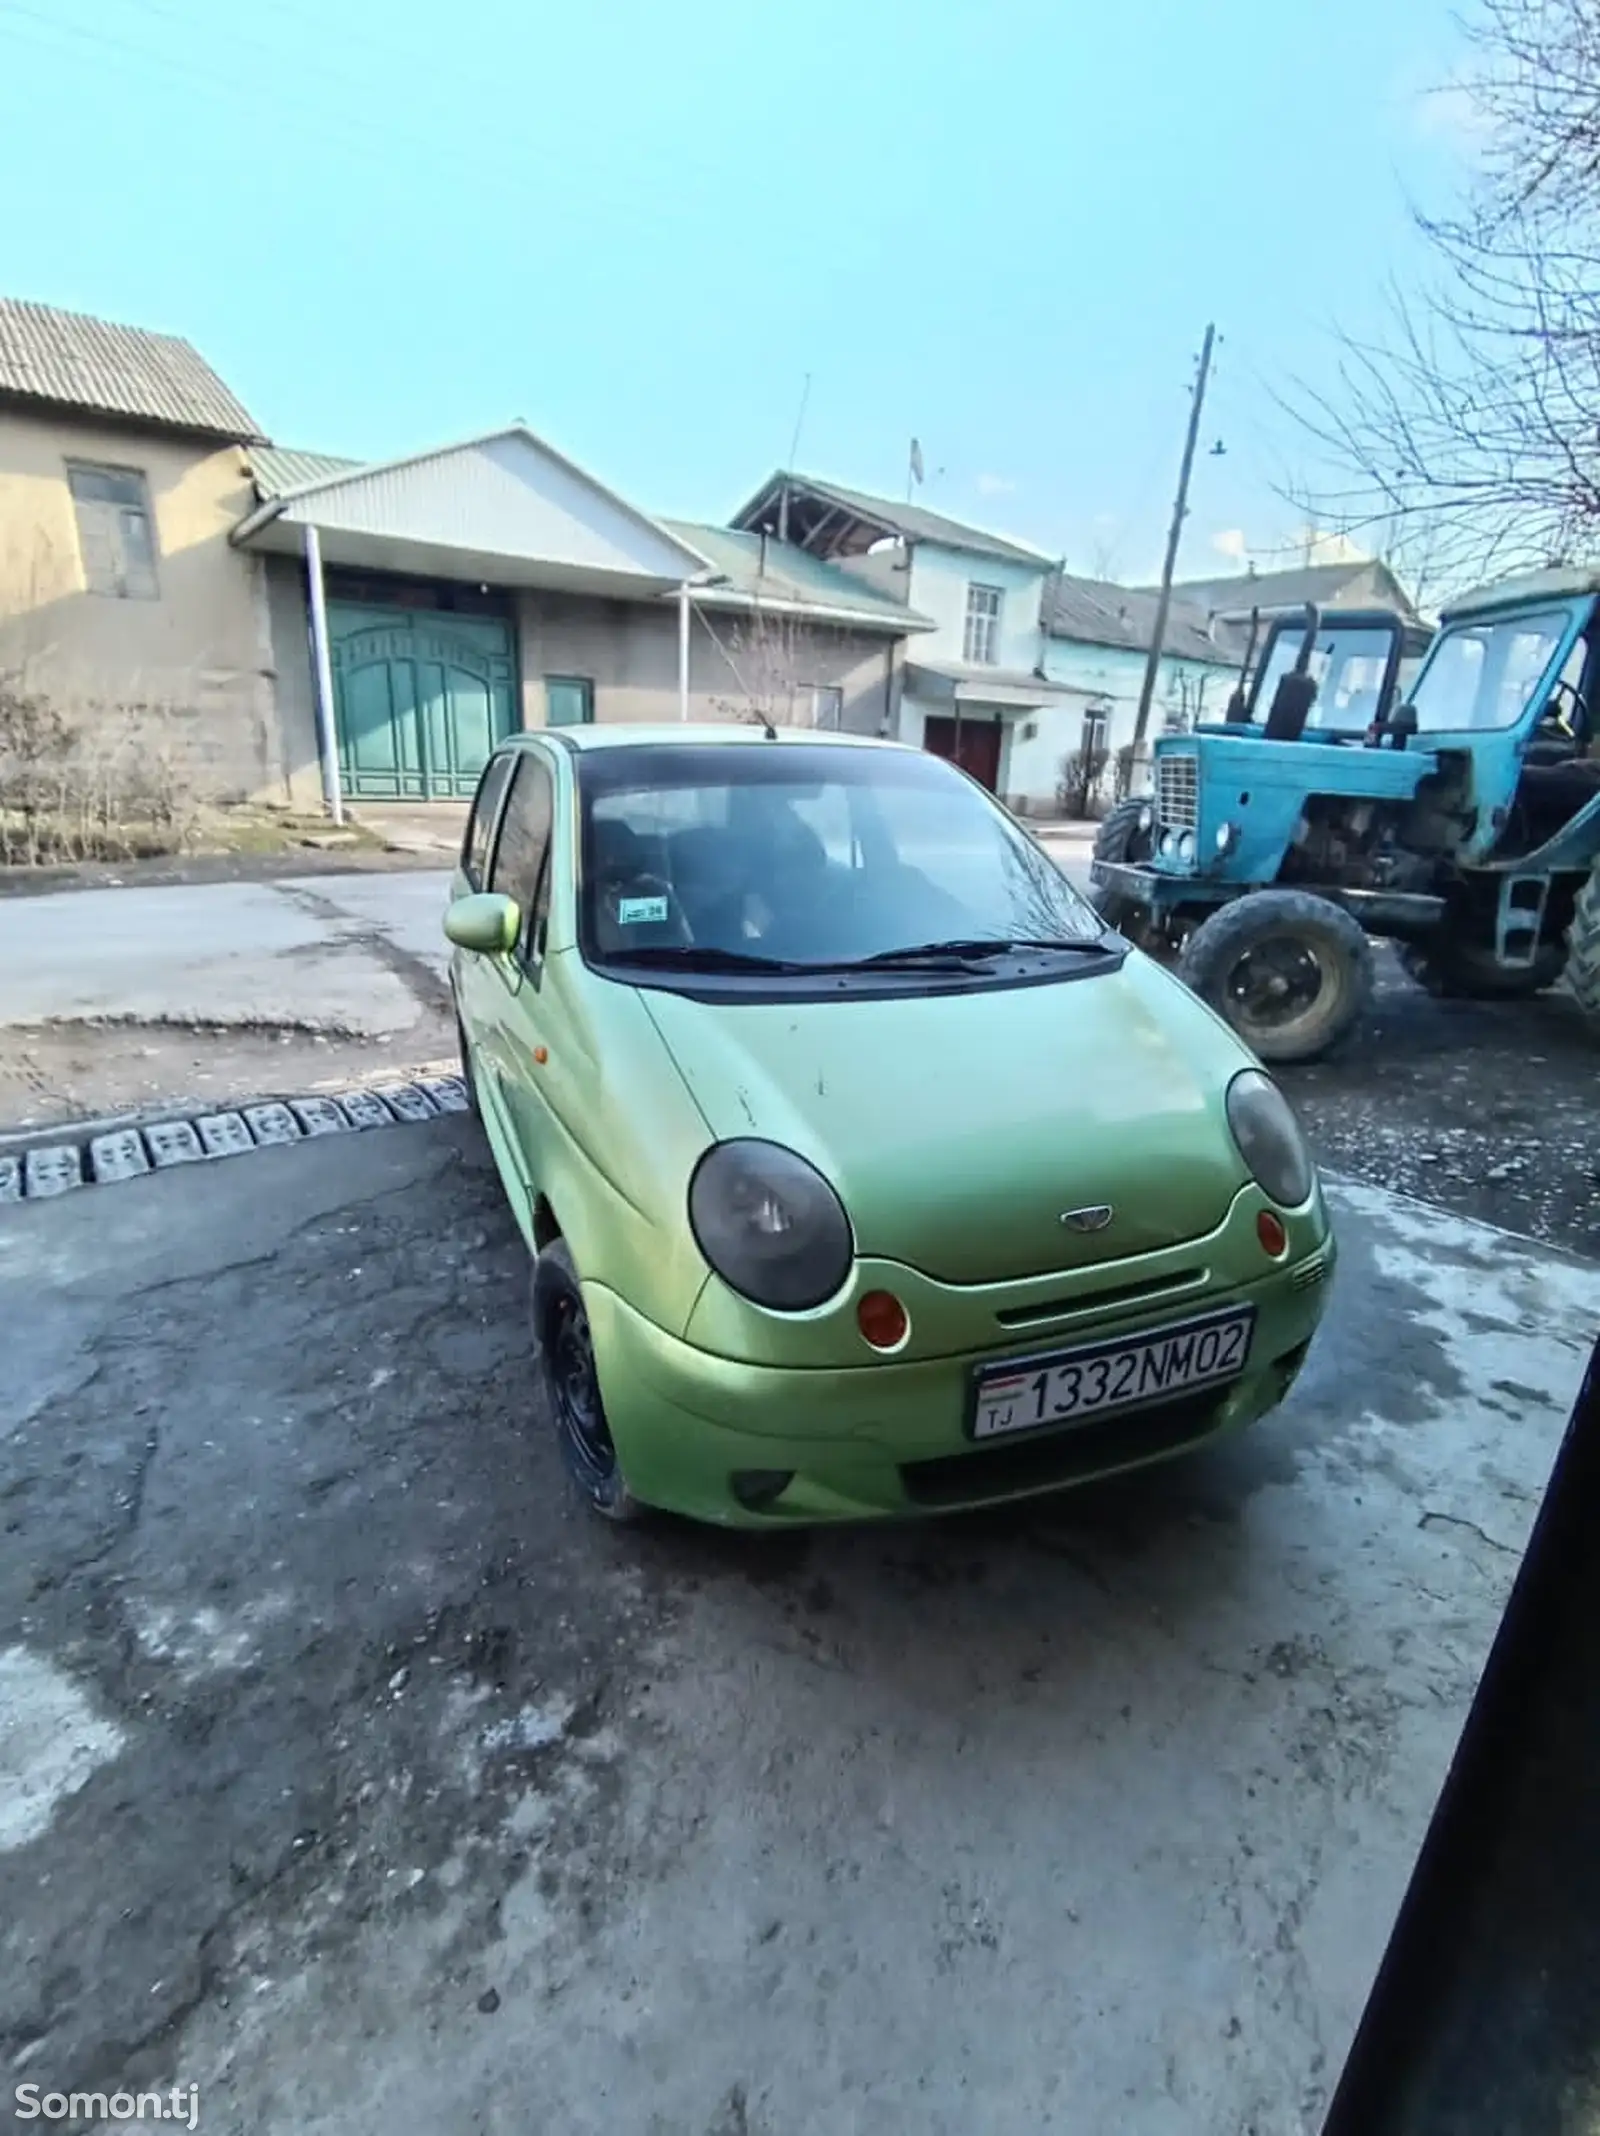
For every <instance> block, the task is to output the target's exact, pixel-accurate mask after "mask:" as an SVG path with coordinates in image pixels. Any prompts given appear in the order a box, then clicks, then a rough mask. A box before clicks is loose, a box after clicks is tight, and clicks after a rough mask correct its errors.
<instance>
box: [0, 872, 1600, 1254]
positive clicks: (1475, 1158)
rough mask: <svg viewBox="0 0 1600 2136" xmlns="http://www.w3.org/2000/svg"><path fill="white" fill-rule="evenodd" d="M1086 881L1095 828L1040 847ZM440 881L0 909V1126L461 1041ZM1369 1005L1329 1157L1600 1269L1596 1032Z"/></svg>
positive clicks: (1393, 967)
mask: <svg viewBox="0 0 1600 2136" xmlns="http://www.w3.org/2000/svg"><path fill="white" fill-rule="evenodd" d="M1045 842H1046V844H1047V847H1048V849H1049V850H1050V851H1051V852H1052V854H1053V856H1054V857H1055V858H1056V860H1057V861H1058V863H1059V864H1060V865H1061V866H1063V867H1064V868H1065V870H1066V872H1067V874H1068V875H1069V876H1071V877H1072V879H1073V880H1074V881H1077V882H1079V883H1080V885H1086V883H1087V877H1088V846H1087V844H1086V842H1085V841H1084V840H1083V839H1082V838H1061V837H1056V838H1053V839H1051V838H1047V839H1046V841H1045ZM448 882H449V877H448V875H447V874H446V873H443V872H441V871H439V870H430V869H408V870H404V871H401V872H391V873H384V872H381V871H367V872H363V873H355V874H352V873H343V874H340V873H324V874H320V875H316V876H304V877H281V878H275V879H274V880H272V881H270V882H259V883H204V884H189V885H174V886H171V887H163V888H155V889H150V888H134V889H122V890H92V889H89V890H84V889H79V890H72V891H62V892H58V893H54V894H51V895H47V896H43V897H35V898H29V899H26V900H18V901H16V902H15V903H12V904H10V905H8V906H7V907H6V908H5V913H6V918H7V921H8V926H7V930H6V945H5V950H4V952H3V955H0V1131H3V1130H5V1129H7V1128H16V1127H19V1126H21V1125H22V1124H24V1123H27V1122H33V1123H44V1122H48V1121H50V1120H59V1119H74V1118H79V1119H81V1118H85V1117H100V1116H104V1115H106V1114H109V1113H113V1112H117V1111H121V1110H124V1109H127V1108H139V1107H144V1108H148V1107H151V1106H158V1105H160V1104H167V1105H170V1106H171V1107H173V1108H174V1109H179V1110H182V1109H185V1108H188V1109H191V1110H215V1109H216V1108H217V1107H218V1106H219V1105H222V1104H225V1103H229V1104H231V1103H235V1102H238V1101H240V1100H242V1099H249V1098H265V1097H289V1096H297V1095H302V1094H305V1093H307V1092H313V1091H317V1090H321V1089H329V1088H338V1087H342V1086H343V1085H345V1084H347V1083H350V1082H356V1081H362V1080H367V1079H371V1078H372V1077H374V1076H387V1075H389V1074H390V1073H392V1072H395V1071H397V1070H399V1069H402V1068H404V1067H406V1066H412V1067H420V1066H422V1065H424V1064H427V1065H429V1066H437V1065H439V1064H441V1063H442V1062H444V1061H445V1060H446V1058H447V1057H448V1055H449V1054H450V1053H451V1052H452V1051H453V1048H454V1031H453V1027H452V1024H451V1020H450V1016H449V1013H448V996H447V991H446V986H445V976H444V975H445V966H446V957H447V950H446V945H445V942H444V939H443V936H442V934H441V932H440V929H439V915H440V913H441V911H442V909H443V905H444V901H445V896H446V892H447V886H448ZM1379 973H1380V982H1379V989H1378V996H1377V1006H1376V1013H1375V1014H1374V1016H1373V1017H1372V1018H1371V1019H1370V1020H1369V1021H1368V1022H1367V1023H1366V1024H1365V1025H1364V1026H1363V1027H1362V1029H1361V1030H1360V1032H1359V1033H1358V1034H1357V1036H1356V1038H1355V1039H1354V1041H1353V1042H1352V1043H1351V1044H1350V1045H1349V1046H1347V1047H1346V1048H1345V1049H1344V1051H1343V1052H1342V1053H1340V1054H1339V1055H1338V1056H1337V1057H1336V1058H1335V1059H1334V1060H1331V1061H1328V1062H1325V1063H1320V1064H1318V1065H1317V1066H1315V1067H1311V1068H1303V1069H1288V1070H1284V1071H1282V1075H1283V1081H1284V1083H1285V1086H1286V1087H1287V1088H1288V1090H1289V1091H1290V1094H1291V1095H1292V1097H1293V1099H1294V1101H1295V1104H1296V1105H1297V1106H1298V1107H1299V1109H1300V1111H1301V1114H1302V1116H1303V1117H1304V1119H1305V1121H1306V1123H1307V1125H1308V1127H1309V1128H1310V1130H1311V1133H1312V1136H1313V1139H1314V1140H1315V1142H1316V1145H1317V1149H1318V1153H1319V1155H1320V1156H1321V1157H1322V1159H1323V1161H1324V1162H1325V1163H1327V1164H1329V1165H1331V1166H1334V1167H1336V1168H1337V1169H1339V1170H1341V1171H1344V1172H1348V1173H1350V1174H1351V1175H1352V1176H1354V1177H1357V1178H1361V1179H1365V1180H1368V1181H1370V1182H1372V1183H1373V1184H1375V1185H1379V1186H1385V1187H1390V1188H1397V1189H1399V1190H1401V1191H1403V1192H1406V1193H1410V1194H1416V1195H1419V1196H1421V1197H1422V1198H1423V1199H1425V1200H1429V1201H1434V1202H1437V1203H1439V1204H1440V1205H1441V1206H1443V1207H1445V1208H1448V1209H1451V1210H1452V1211H1454V1212H1456V1213H1457V1214H1460V1215H1464V1216H1472V1217H1478V1218H1482V1219H1483V1220H1484V1221H1486V1222H1490V1223H1494V1224H1498V1225H1503V1226H1505V1227H1506V1228H1508V1229H1511V1230H1514V1231H1523V1232H1527V1233H1528V1234H1529V1235H1530V1236H1532V1237H1534V1238H1538V1239H1541V1240H1544V1241H1546V1242H1548V1243H1551V1244H1555V1245H1562V1246H1566V1247H1569V1248H1571V1249H1572V1250H1574V1251H1576V1252H1579V1253H1585V1254H1592V1255H1596V1256H1600V1104H1597V1103H1596V1086H1597V1080H1600V1039H1597V1037H1596V1035H1595V1034H1594V1033H1592V1032H1590V1031H1587V1030H1585V1029H1584V1028H1583V1027H1582V1026H1581V1024H1580V1023H1579V1021H1578V1019H1577V1016H1576V1014H1575V1012H1574V1011H1573V1010H1572V1008H1571V1005H1570V1004H1568V1003H1566V1002H1564V1001H1562V1000H1560V999H1559V998H1555V997H1545V998H1543V999H1541V1000H1537V1001H1534V1002H1530V1003H1523V1004H1512V1005H1507V1006H1496V1005H1492V1004H1479V1003H1466V1002H1436V1001H1432V1000H1430V999H1429V998H1428V997H1427V996H1426V995H1424V994H1422V993H1420V992H1419V991H1418V990H1417V989H1416V988H1415V987H1414V986H1412V985H1411V983H1410V982H1409V981H1408V980H1407V979H1405V978H1404V977H1403V975H1402V974H1401V972H1400V970H1399V967H1398V965H1397V964H1396V963H1395V962H1394V960H1393V958H1392V957H1391V956H1390V955H1389V954H1388V953H1387V952H1384V953H1382V954H1380V958H1379Z"/></svg>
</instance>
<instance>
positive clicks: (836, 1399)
mask: <svg viewBox="0 0 1600 2136" xmlns="http://www.w3.org/2000/svg"><path fill="white" fill-rule="evenodd" d="M1334 1260H1335V1247H1334V1241H1333V1238H1332V1235H1331V1233H1327V1232H1324V1233H1323V1235H1322V1236H1321V1238H1320V1241H1319V1242H1318V1243H1316V1244H1315V1245H1314V1246H1313V1247H1312V1249H1311V1250H1310V1251H1309V1252H1301V1253H1300V1254H1299V1255H1298V1256H1297V1258H1295V1259H1293V1260H1291V1261H1290V1262H1288V1263H1287V1264H1286V1265H1284V1266H1281V1267H1278V1268H1276V1269H1274V1270H1273V1271H1272V1272H1271V1273H1270V1274H1268V1275H1266V1276H1263V1277H1261V1278H1259V1279H1258V1280H1256V1281H1254V1282H1251V1283H1244V1284H1238V1285H1234V1286H1230V1287H1228V1288H1226V1289H1221V1290H1211V1291H1208V1293H1207V1294H1206V1295H1205V1297H1204V1298H1203V1299H1202V1300H1198V1301H1196V1302H1195V1303H1193V1304H1191V1305H1189V1306H1188V1307H1187V1308H1185V1307H1182V1306H1174V1305H1173V1304H1172V1303H1170V1302H1169V1303H1168V1304H1167V1305H1166V1307H1165V1309H1164V1310H1160V1311H1155V1312H1148V1311H1147V1312H1145V1313H1143V1314H1140V1315H1138V1316H1136V1317H1134V1318H1132V1319H1123V1318H1119V1319H1118V1320H1117V1321H1116V1323H1115V1324H1114V1325H1110V1326H1108V1325H1102V1326H1100V1327H1098V1328H1084V1327H1079V1328H1075V1329H1074V1330H1073V1331H1072V1333H1071V1334H1070V1335H1063V1336H1059V1337H1055V1338H1052V1339H1051V1340H1049V1341H1048V1342H1046V1341H1041V1340H1039V1339H1038V1338H1033V1339H1031V1340H1030V1339H1028V1338H1021V1339H1017V1338H1013V1339H1012V1340H1011V1341H1010V1343H1009V1344H1008V1345H1004V1346H995V1345H992V1344H991V1345H987V1346H985V1348H983V1349H982V1350H976V1351H969V1352H965V1353H962V1354H960V1355H956V1356H951V1357H937V1358H922V1359H915V1360H905V1361H900V1362H896V1361H895V1360H893V1359H884V1360H882V1361H880V1362H875V1363H871V1364H864V1365H859V1366H849V1367H835V1368H812V1369H800V1368H795V1367H787V1366H771V1365H755V1364H749V1363H745V1362H741V1361H739V1360H735V1359H730V1358H724V1357H716V1356H712V1355H710V1354H708V1353H707V1352H705V1351H703V1350H698V1349H695V1348H694V1347H692V1346H691V1345H690V1344H688V1343H685V1342H682V1341H680V1340H678V1339H677V1338H676V1337H674V1336H672V1335H669V1334H667V1333H666V1331H665V1330H663V1329H661V1328H659V1327H657V1326H656V1325H655V1324H654V1323H653V1322H652V1321H650V1320H647V1319H646V1318H645V1317H644V1316H643V1315H642V1314H640V1313H638V1312H636V1311H635V1310H634V1309H633V1308H632V1307H631V1306H629V1305H628V1304H626V1303H625V1302H624V1300H623V1299H622V1298H620V1297H619V1296H618V1295H617V1294H616V1293H615V1292H614V1291H610V1290H608V1289H606V1288H605V1287H604V1286H601V1285H596V1284H586V1285H585V1286H584V1294H585V1298H586V1301H587V1304H588V1309H589V1319H590V1326H591V1329H592V1332H593V1338H594V1353H595V1360H596V1366H597V1369H598V1372H599V1376H600V1385H601V1393H602V1396H603V1398H604V1401H605V1405H606V1414H607V1417H608V1419H609V1421H610V1424H611V1430H612V1435H613V1438H614V1440H615V1443H616V1446H617V1452H618V1456H619V1458H620V1460H621V1463H622V1468H623V1472H624V1474H625V1476H626V1477H627V1480H628V1484H629V1488H630V1489H631V1490H632V1491H633V1493H634V1495H635V1496H636V1497H638V1498H640V1499H642V1500H643V1501H644V1502H645V1503H646V1504H648V1505H654V1506H659V1507H662V1508H663V1509H665V1510H668V1511H671V1512H676V1513H682V1514H686V1515H688V1516H690V1517H691V1518H694V1519H697V1520H704V1521H713V1522H717V1523H720V1524H723V1525H727V1526H737V1527H783V1526H793V1525H796V1524H802V1523H807V1522H826V1521H846V1520H873V1519H885V1518H893V1517H896V1516H907V1515H910V1516H917V1515H923V1514H929V1513H937V1512H954V1511H958V1510H960V1509H962V1508H965V1507H975V1506H983V1505H993V1504H996V1503H999V1502H1001V1501H1003V1500H1006V1499H1013V1498H1022V1497H1027V1496H1030V1495H1032V1494H1034V1493H1036V1492H1042V1491H1050V1490H1059V1489H1060V1488H1062V1487H1063V1486H1064V1485H1067V1484H1072V1483H1083V1482H1088V1481H1090V1480H1091V1479H1093V1478H1096V1477H1102V1476H1109V1475H1114V1474H1116V1473H1117V1472H1119V1471H1121V1470H1125V1469H1131V1468H1139V1467H1143V1466H1145V1465H1147V1464H1148V1463H1150V1462H1153V1461H1160V1460H1166V1459H1170V1458H1171V1457H1173V1456H1174V1455H1177V1454H1181V1453H1185V1452H1188V1451H1189V1450H1190V1449H1192V1448H1194V1447H1197V1446H1200V1445H1203V1444H1204V1443H1205V1442H1207V1441H1208V1440H1211V1439H1215V1438H1220V1437H1223V1436H1224V1435H1226V1434H1227V1433H1230V1432H1233V1431H1237V1430H1239V1429H1241V1428H1242V1427H1244V1426H1245V1425H1247V1424H1250V1423H1253V1422H1254V1421H1255V1420H1256V1419H1257V1418H1258V1417H1261V1416H1263V1415H1265V1414H1266V1412H1267V1411H1268V1410H1270V1409H1273V1408H1275V1407H1276V1406H1277V1404H1278V1403H1279V1402H1280V1401H1282V1399H1283V1397H1284V1395H1285V1394H1286V1393H1287V1392H1288V1390H1289V1388H1290V1386H1291V1385H1292V1384H1293V1382H1294V1379H1295V1376H1296V1374H1297V1373H1298V1371H1299V1369H1300V1366H1301V1364H1302V1362H1303V1361H1304V1357H1305V1353H1306V1349H1307V1347H1308V1345H1309V1343H1310V1340H1311V1337H1312V1335H1313V1334H1314V1333H1315V1331H1316V1327H1317V1323H1318V1321H1319V1320H1320V1319H1321V1317H1322V1311H1323V1306H1324V1302H1325V1298H1326V1293H1327V1287H1328V1282H1329V1280H1330V1279H1331V1277H1332V1274H1333V1267H1334ZM1245 1303H1249V1304H1251V1305H1253V1306H1254V1307H1255V1309H1256V1326H1255V1334H1254V1338H1253V1341H1252V1344H1251V1350H1250V1357H1249V1361H1248V1363H1247V1365H1246V1368H1245V1371H1244V1373H1243V1375H1242V1376H1241V1377H1239V1378H1238V1379H1235V1380H1233V1381H1230V1382H1229V1383H1228V1384H1226V1385H1224V1386H1222V1387H1211V1388H1204V1389H1201V1390H1198V1391H1196V1392H1193V1393H1189V1394H1185V1395H1182V1396H1180V1397H1178V1398H1177V1399H1176V1400H1171V1401H1163V1402H1160V1403H1154V1404H1148V1405H1144V1406H1141V1407H1139V1408H1137V1409H1128V1410H1119V1411H1115V1412H1113V1413H1112V1414H1110V1415H1108V1416H1093V1417H1090V1418H1087V1419H1084V1420H1082V1421H1079V1422H1076V1423H1069V1424H1064V1425H1057V1426H1048V1427H1044V1428H1041V1429H1038V1430H1030V1431H1022V1432H1017V1433H1015V1434H1008V1435H1006V1436H1005V1437H1002V1438H999V1439H992V1440H988V1441H985V1442H982V1443H975V1442H974V1441H973V1440H972V1439H971V1438H970V1437H969V1435H968V1428H967V1426H968V1418H969V1415H970V1410H971V1397H972V1386H973V1376H974V1374H975V1372H976V1371H977V1369H978V1368H979V1367H980V1366H984V1365H996V1364H999V1363H1002V1362H1003V1361H1005V1360H1006V1359H1007V1358H1008V1357H1014V1356H1018V1355H1028V1354H1033V1353H1037V1352H1040V1351H1043V1350H1046V1349H1050V1350H1057V1349H1070V1348H1073V1347H1076V1346H1077V1345H1079V1344H1082V1343H1085V1342H1093V1341H1095V1340H1097V1339H1099V1338H1102V1337H1104V1336H1106V1335H1109V1334H1117V1335H1128V1336H1130V1337H1131V1336H1137V1335H1139V1334H1142V1333H1147V1332H1149V1331H1150V1330H1152V1329H1157V1328H1161V1327H1163V1326H1165V1325H1169V1324H1179V1323H1181V1322H1182V1321H1184V1320H1185V1319H1187V1318H1189V1317H1191V1316H1192V1315H1193V1314H1195V1313H1198V1312H1202V1311H1204V1312H1210V1311H1213V1310H1216V1309H1219V1308H1221V1307H1225V1306H1230V1305H1239V1304H1245ZM784 1476H787V1477H788V1478H789V1480H788V1482H787V1483H786V1484H783V1485H782V1487H781V1488H780V1489H778V1490H777V1491H776V1492H775V1493H774V1494H773V1495H772V1496H771V1497H770V1498H769V1499H768V1500H766V1502H764V1503H762V1504H760V1505H755V1504H752V1503H750V1502H749V1500H748V1497H747V1496H742V1495H741V1489H742V1490H743V1491H744V1492H745V1493H748V1491H749V1489H750V1484H749V1481H748V1479H750V1478H752V1477H756V1478H766V1479H770V1480H776V1479H780V1478H782V1477H784ZM766 1487H767V1488H769V1489H770V1488H771V1483H770V1481H769V1483H768V1485H767V1486H766Z"/></svg>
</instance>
